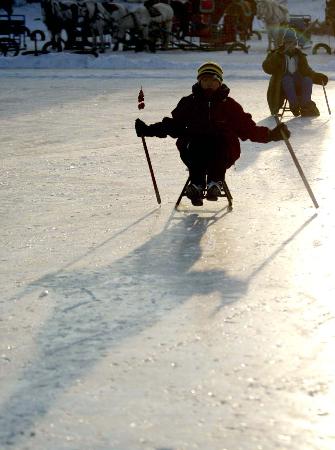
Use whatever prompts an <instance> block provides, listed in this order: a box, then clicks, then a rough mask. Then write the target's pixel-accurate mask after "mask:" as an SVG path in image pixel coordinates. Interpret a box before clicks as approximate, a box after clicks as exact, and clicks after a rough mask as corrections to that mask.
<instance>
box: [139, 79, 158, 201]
mask: <svg viewBox="0 0 335 450" xmlns="http://www.w3.org/2000/svg"><path fill="white" fill-rule="evenodd" d="M137 100H138V105H137V106H138V109H144V107H145V104H144V92H143V90H142V87H141V90H140V92H139V94H138V99H137ZM141 139H142V144H143V148H144V153H145V157H146V158H147V163H148V166H149V171H150V175H151V180H152V184H153V186H154V190H155V194H156V199H157V203H158V204H159V205H160V204H161V203H162V201H161V196H160V195H159V190H158V186H157V183H156V178H155V174H154V170H153V168H152V164H151V160H150V155H149V151H148V147H147V143H146V141H145V137H144V136H141Z"/></svg>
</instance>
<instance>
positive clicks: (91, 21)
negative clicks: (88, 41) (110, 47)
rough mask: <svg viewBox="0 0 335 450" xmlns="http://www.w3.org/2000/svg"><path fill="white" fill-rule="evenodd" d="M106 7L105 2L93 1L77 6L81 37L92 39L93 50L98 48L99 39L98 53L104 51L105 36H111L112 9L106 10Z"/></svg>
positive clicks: (87, 0)
mask: <svg viewBox="0 0 335 450" xmlns="http://www.w3.org/2000/svg"><path fill="white" fill-rule="evenodd" d="M112 5H114V4H112ZM114 6H115V5H114ZM107 7H108V4H107V2H105V3H99V2H96V1H94V0H86V1H84V2H81V3H80V4H79V16H80V19H79V20H80V25H81V29H82V33H83V37H84V38H85V37H86V38H87V37H88V36H91V37H92V39H93V48H94V49H97V47H98V37H99V41H100V42H99V44H100V53H103V52H104V51H105V34H111V28H112V14H111V11H112V9H109V10H108V9H107ZM115 9H116V6H115Z"/></svg>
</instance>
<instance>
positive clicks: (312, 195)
mask: <svg viewBox="0 0 335 450" xmlns="http://www.w3.org/2000/svg"><path fill="white" fill-rule="evenodd" d="M273 117H274V119H275V121H276V124H277V125H280V124H281V123H282V122H280V120H279V118H278V117H277V116H276V115H274V116H273ZM281 135H282V137H283V139H284V141H285V144H286V147H287V148H288V151H289V152H290V155H291V157H292V159H293V162H294V164H295V166H296V168H297V169H298V172H299V174H300V176H301V178H302V181H303V182H304V185H305V188H306V189H307V192H308V194H309V196H310V198H311V199H312V202H313V204H314V206H315V208H318V207H319V205H318V202H317V201H316V198H315V196H314V194H313V191H312V189H311V187H310V185H309V184H308V181H307V179H306V177H305V174H304V172H303V170H302V168H301V166H300V163H299V161H298V158H297V157H296V155H295V153H294V150H293V148H292V145H291V143H290V141H289V140H288V138H287V136H286V134H285V133H284V131H283V130H281Z"/></svg>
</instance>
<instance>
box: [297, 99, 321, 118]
mask: <svg viewBox="0 0 335 450" xmlns="http://www.w3.org/2000/svg"><path fill="white" fill-rule="evenodd" d="M319 115H320V111H319V110H318V108H317V106H316V104H315V103H314V102H313V101H312V100H311V101H310V102H308V103H306V104H305V105H303V106H302V107H301V117H317V116H319Z"/></svg>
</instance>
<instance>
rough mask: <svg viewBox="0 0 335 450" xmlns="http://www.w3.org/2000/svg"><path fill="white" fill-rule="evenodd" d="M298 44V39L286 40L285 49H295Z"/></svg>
mask: <svg viewBox="0 0 335 450" xmlns="http://www.w3.org/2000/svg"><path fill="white" fill-rule="evenodd" d="M296 46H297V41H286V42H285V50H293V49H295V48H296Z"/></svg>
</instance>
